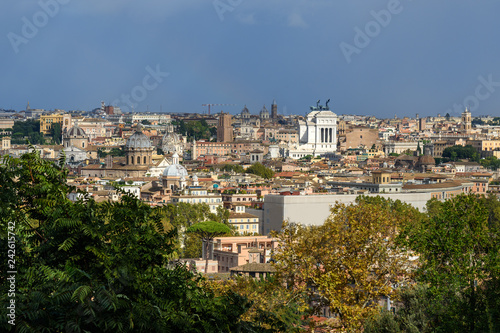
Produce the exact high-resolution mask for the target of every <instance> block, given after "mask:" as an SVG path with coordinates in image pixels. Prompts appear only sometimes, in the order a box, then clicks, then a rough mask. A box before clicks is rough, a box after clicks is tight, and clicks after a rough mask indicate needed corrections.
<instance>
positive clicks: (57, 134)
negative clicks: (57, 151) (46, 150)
mask: <svg viewBox="0 0 500 333" xmlns="http://www.w3.org/2000/svg"><path fill="white" fill-rule="evenodd" d="M50 135H51V136H52V141H53V142H54V143H55V144H56V145H59V144H61V138H62V137H61V136H62V129H61V124H59V123H53V124H52V126H51V127H50Z"/></svg>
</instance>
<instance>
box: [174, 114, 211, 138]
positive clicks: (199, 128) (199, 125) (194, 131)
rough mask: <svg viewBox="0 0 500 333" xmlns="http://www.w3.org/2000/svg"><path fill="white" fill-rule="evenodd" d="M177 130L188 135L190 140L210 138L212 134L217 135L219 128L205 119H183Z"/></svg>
mask: <svg viewBox="0 0 500 333" xmlns="http://www.w3.org/2000/svg"><path fill="white" fill-rule="evenodd" d="M177 131H178V132H179V133H180V134H182V135H186V136H187V138H188V140H192V139H195V140H200V139H205V140H210V138H211V137H212V136H214V135H217V128H216V127H213V126H209V125H208V124H207V122H206V120H205V119H202V120H201V121H189V122H184V120H181V121H180V122H179V127H178V129H177Z"/></svg>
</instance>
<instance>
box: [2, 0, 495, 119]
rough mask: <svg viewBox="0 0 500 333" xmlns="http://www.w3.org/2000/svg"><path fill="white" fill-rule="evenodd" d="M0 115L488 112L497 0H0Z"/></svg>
mask: <svg viewBox="0 0 500 333" xmlns="http://www.w3.org/2000/svg"><path fill="white" fill-rule="evenodd" d="M0 8H1V9H2V10H1V12H0V18H1V20H0V31H1V32H2V34H3V38H2V41H1V42H0V50H1V51H2V55H3V58H4V61H3V62H2V65H1V66H2V73H3V79H2V81H1V82H2V83H1V86H0V108H4V109H15V110H18V111H19V110H24V109H25V107H26V104H27V102H28V101H29V102H30V106H31V107H32V108H43V109H54V108H58V109H64V110H92V109H94V108H97V107H99V106H100V102H101V101H105V102H106V104H115V105H118V106H120V107H122V109H123V110H124V111H131V110H132V108H131V106H134V110H135V111H137V112H144V111H146V109H148V108H149V111H150V112H159V111H160V106H161V109H162V111H163V112H166V113H180V112H196V113H204V112H206V111H207V107H203V106H202V104H207V103H219V104H235V106H214V107H212V109H211V111H212V113H215V112H220V110H224V111H225V112H229V113H232V114H236V113H239V112H240V111H241V109H242V108H243V107H244V105H247V107H248V108H249V110H250V112H251V113H252V114H258V113H259V111H260V109H261V108H262V106H263V105H264V104H265V105H266V107H267V109H268V110H269V111H270V110H271V103H272V101H273V100H274V99H276V102H277V104H278V110H279V113H280V114H284V115H290V114H305V113H307V112H308V111H309V106H311V105H315V104H316V101H317V100H318V99H320V100H321V104H324V103H325V101H326V100H327V99H331V102H330V107H331V109H332V111H333V112H335V113H337V114H339V115H341V114H357V115H373V116H376V117H378V118H392V117H394V115H397V116H398V117H400V118H402V117H404V116H408V117H415V114H417V113H418V114H420V116H435V115H437V114H438V113H440V114H441V115H444V114H446V113H447V112H448V113H450V115H452V116H458V115H459V114H460V113H461V112H462V111H463V109H464V108H465V106H470V108H471V109H472V114H473V116H478V115H493V116H496V115H500V108H499V105H500V67H499V66H498V64H499V59H500V44H499V43H495V40H496V39H497V38H496V37H497V36H496V33H495V31H500V21H499V20H498V19H497V13H499V12H500V2H499V1H494V0H485V1H481V2H473V1H472V0H471V1H469V0H459V1H453V2H452V1H451V0H444V1H441V2H434V3H430V2H420V1H411V0H401V1H396V0H385V1H378V0H376V1H372V2H370V3H366V2H362V1H361V0H354V1H352V0H351V1H347V0H344V1H338V2H335V3H333V2H331V1H326V0H311V1H308V2H305V1H298V0H289V1H282V0H277V1H274V2H268V1H262V0H254V1H245V0H215V1H208V2H207V1H201V0H193V1H190V2H185V1H184V2H182V1H180V0H174V1H169V2H168V3H167V2H163V1H159V0H146V1H143V2H140V3H139V2H135V1H132V0H109V1H106V2H100V1H96V0H88V1H85V2H84V3H82V2H76V1H71V0H40V1H35V0H29V1H22V2H4V3H2V5H0Z"/></svg>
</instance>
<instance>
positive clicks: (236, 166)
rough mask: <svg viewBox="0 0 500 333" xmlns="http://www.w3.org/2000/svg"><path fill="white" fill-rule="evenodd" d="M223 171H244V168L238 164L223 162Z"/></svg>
mask: <svg viewBox="0 0 500 333" xmlns="http://www.w3.org/2000/svg"><path fill="white" fill-rule="evenodd" d="M221 170H222V171H224V172H235V173H244V172H245V169H244V168H243V167H242V166H241V165H239V164H224V166H223V167H222V169H221Z"/></svg>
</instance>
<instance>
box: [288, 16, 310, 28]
mask: <svg viewBox="0 0 500 333" xmlns="http://www.w3.org/2000/svg"><path fill="white" fill-rule="evenodd" d="M288 26H289V27H299V28H305V27H307V23H306V21H304V19H303V18H302V16H301V15H300V14H298V13H292V14H290V15H288Z"/></svg>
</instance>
